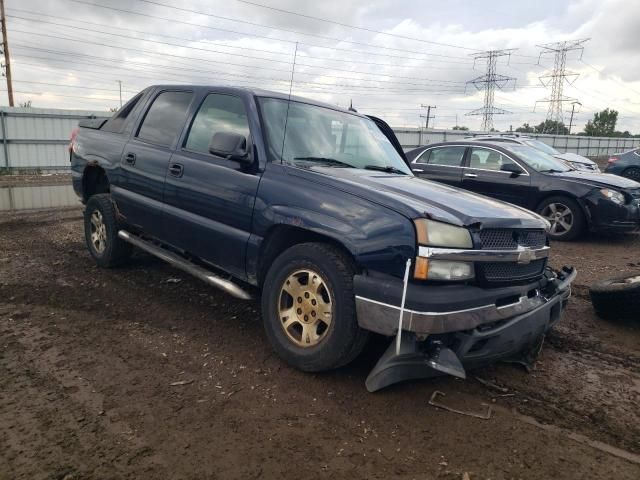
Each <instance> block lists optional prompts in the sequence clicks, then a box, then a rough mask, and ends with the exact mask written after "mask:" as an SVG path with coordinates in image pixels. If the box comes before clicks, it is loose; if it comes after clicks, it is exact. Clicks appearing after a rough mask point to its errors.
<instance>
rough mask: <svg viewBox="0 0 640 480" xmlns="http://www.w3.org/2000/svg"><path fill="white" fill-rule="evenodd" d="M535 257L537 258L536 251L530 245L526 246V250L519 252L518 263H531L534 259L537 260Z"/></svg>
mask: <svg viewBox="0 0 640 480" xmlns="http://www.w3.org/2000/svg"><path fill="white" fill-rule="evenodd" d="M535 259H536V254H535V252H534V251H533V250H531V249H530V248H528V247H524V250H522V251H521V252H520V253H519V254H518V263H519V264H520V265H528V264H529V263H531V261H532V260H535Z"/></svg>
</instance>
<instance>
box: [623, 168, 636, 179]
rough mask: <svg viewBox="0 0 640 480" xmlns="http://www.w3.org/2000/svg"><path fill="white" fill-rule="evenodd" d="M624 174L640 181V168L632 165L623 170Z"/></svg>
mask: <svg viewBox="0 0 640 480" xmlns="http://www.w3.org/2000/svg"><path fill="white" fill-rule="evenodd" d="M622 176H623V177H626V178H630V179H631V180H635V181H636V182H640V168H638V167H630V168H627V169H626V170H625V171H623V172H622Z"/></svg>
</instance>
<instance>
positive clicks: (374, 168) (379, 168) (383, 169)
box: [364, 165, 407, 175]
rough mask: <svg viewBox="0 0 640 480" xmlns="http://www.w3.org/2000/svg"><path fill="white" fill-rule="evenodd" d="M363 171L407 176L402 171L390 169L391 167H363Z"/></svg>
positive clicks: (394, 168)
mask: <svg viewBox="0 0 640 480" xmlns="http://www.w3.org/2000/svg"><path fill="white" fill-rule="evenodd" d="M364 169H365V170H376V171H378V172H386V173H398V174H400V175H407V172H405V171H404V170H400V169H399V168H396V167H392V166H391V165H384V166H382V165H365V166H364Z"/></svg>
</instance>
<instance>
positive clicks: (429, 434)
mask: <svg viewBox="0 0 640 480" xmlns="http://www.w3.org/2000/svg"><path fill="white" fill-rule="evenodd" d="M553 251H554V253H553V257H552V263H553V264H554V265H555V266H561V265H563V264H573V265H575V266H576V267H577V268H578V269H579V271H580V273H579V276H578V278H577V281H576V286H575V288H574V295H573V298H572V299H571V303H570V307H569V310H568V312H567V313H566V316H565V318H564V319H563V321H562V322H561V323H560V324H559V325H558V326H557V327H556V328H555V330H554V331H553V333H552V334H551V335H550V336H549V337H548V338H547V340H546V342H545V343H544V346H543V350H542V354H541V357H540V360H539V362H538V364H537V368H536V370H535V371H534V372H533V373H531V374H527V373H526V372H525V371H524V370H523V369H522V368H520V367H517V366H513V365H498V366H495V367H491V368H487V369H483V370H480V371H476V372H473V374H472V375H470V376H469V378H468V379H467V380H466V381H461V380H456V379H453V378H449V377H447V378H439V379H434V380H425V381H418V382H411V383H406V384H402V385H397V386H394V387H391V388H388V389H386V390H384V391H381V392H378V393H376V394H369V393H367V392H366V390H365V387H364V379H365V377H366V375H367V373H368V371H369V370H370V368H371V367H372V366H373V364H374V363H375V361H376V359H377V356H378V355H379V354H380V352H381V349H383V348H384V344H383V342H380V341H378V342H373V344H372V345H370V346H369V347H368V349H367V351H366V352H365V354H364V355H363V356H362V357H361V358H359V359H358V360H357V361H356V362H355V363H354V364H352V365H350V366H348V367H346V368H342V369H340V370H338V371H335V372H332V373H328V374H322V375H310V374H304V373H300V372H297V371H294V370H292V369H291V368H289V367H287V366H286V365H284V364H283V363H282V362H281V361H280V360H279V359H278V358H277V357H276V356H275V355H274V354H273V353H272V351H271V350H270V348H269V347H268V345H267V342H266V339H265V337H264V335H263V332H262V327H261V320H260V314H259V307H258V304H257V303H254V302H242V301H239V300H235V299H233V298H231V297H229V296H227V295H225V294H223V293H221V292H218V291H216V290H213V289H211V288H208V287H206V286H205V285H203V284H201V283H199V282H198V281H197V280H194V279H191V278H189V277H187V276H186V275H183V274H181V273H180V272H178V271H176V270H174V269H172V268H171V267H169V266H167V265H165V264H163V263H162V262H160V261H158V260H155V259H154V258H151V257H149V256H147V255H143V254H136V255H135V257H134V258H133V259H132V262H131V263H130V264H129V265H127V266H125V267H122V268H118V269H114V270H101V269H98V268H96V266H95V265H94V263H93V262H92V260H91V258H90V257H89V254H88V253H87V250H86V248H85V246H84V243H83V234H82V222H81V211H80V209H68V210H64V211H58V212H36V213H21V214H13V215H12V214H3V215H0V479H3V480H4V479H29V480H31V479H67V480H70V479H84V478H94V479H107V478H153V479H157V478H172V479H182V478H184V479H228V478H238V479H249V478H281V479H300V478H332V479H339V478H350V479H355V478H380V479H388V478H400V479H431V478H444V479H463V478H470V479H481V478H482V479H485V478H486V479H489V478H490V479H511V478H514V479H517V478H522V479H549V478H579V479H591V478H616V479H634V480H637V479H638V478H640V408H639V405H640V323H638V322H636V323H635V324H634V323H626V324H625V323H619V322H618V323H617V322H607V321H604V320H601V319H599V318H598V317H596V316H595V314H594V312H593V310H592V309H591V306H590V303H589V298H588V285H590V284H591V283H592V282H593V281H594V280H595V279H597V278H600V277H605V276H607V275H611V274H616V273H618V272H621V271H634V270H635V271H640V238H639V237H638V236H637V235H636V236H631V235H630V236H626V237H589V238H588V239H587V240H584V241H581V242H575V243H564V244H562V243H557V244H554V245H553ZM474 376H478V377H481V378H482V379H485V380H489V381H491V382H493V383H495V384H496V385H498V386H499V387H500V389H495V388H488V387H486V386H484V385H483V384H481V383H479V382H478V381H477V380H476V379H475V378H474ZM435 390H439V391H441V392H443V393H445V395H446V396H445V397H444V398H443V399H442V401H443V402H447V403H448V404H450V405H452V406H455V407H458V408H461V409H466V410H473V411H481V410H482V409H483V408H485V407H484V406H483V404H487V405H490V406H491V407H492V408H493V416H492V417H491V419H490V420H481V419H477V418H472V417H467V416H462V415H458V414H456V413H451V412H448V411H444V410H441V409H437V408H434V407H433V406H430V405H429V404H428V400H429V398H430V397H431V395H432V393H433V392H434V391H435Z"/></svg>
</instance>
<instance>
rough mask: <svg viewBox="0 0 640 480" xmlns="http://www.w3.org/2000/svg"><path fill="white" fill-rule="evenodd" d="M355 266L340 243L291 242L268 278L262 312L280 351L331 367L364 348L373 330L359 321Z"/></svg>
mask: <svg viewBox="0 0 640 480" xmlns="http://www.w3.org/2000/svg"><path fill="white" fill-rule="evenodd" d="M354 273H355V268H354V266H353V262H352V261H351V259H350V258H349V257H348V256H347V255H346V254H344V253H343V252H341V251H340V250H339V249H337V248H335V247H332V246H330V245H325V244H321V243H305V244H300V245H296V246H294V247H291V248H289V249H288V250H286V251H285V252H284V253H282V254H281V255H280V256H279V257H278V258H277V259H276V260H275V261H274V262H273V264H272V265H271V267H270V268H269V272H268V273H267V276H266V278H265V281H264V287H263V293H262V317H263V321H264V327H265V331H266V334H267V338H268V339H269V342H270V343H271V345H272V346H273V348H274V350H275V351H276V352H277V353H278V355H279V356H280V357H281V358H282V359H283V360H284V361H286V362H287V363H288V364H290V365H292V366H293V367H295V368H298V369H299V370H303V371H308V372H317V371H323V370H330V369H333V368H337V367H340V366H342V365H345V364H347V363H349V362H351V361H352V360H353V359H354V358H355V357H357V356H358V354H359V353H360V352H361V351H362V349H363V348H364V346H365V343H366V340H367V338H368V332H366V331H365V330H362V329H361V328H360V327H359V326H358V322H357V320H356V312H355V299H354V295H353V275H354Z"/></svg>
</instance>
